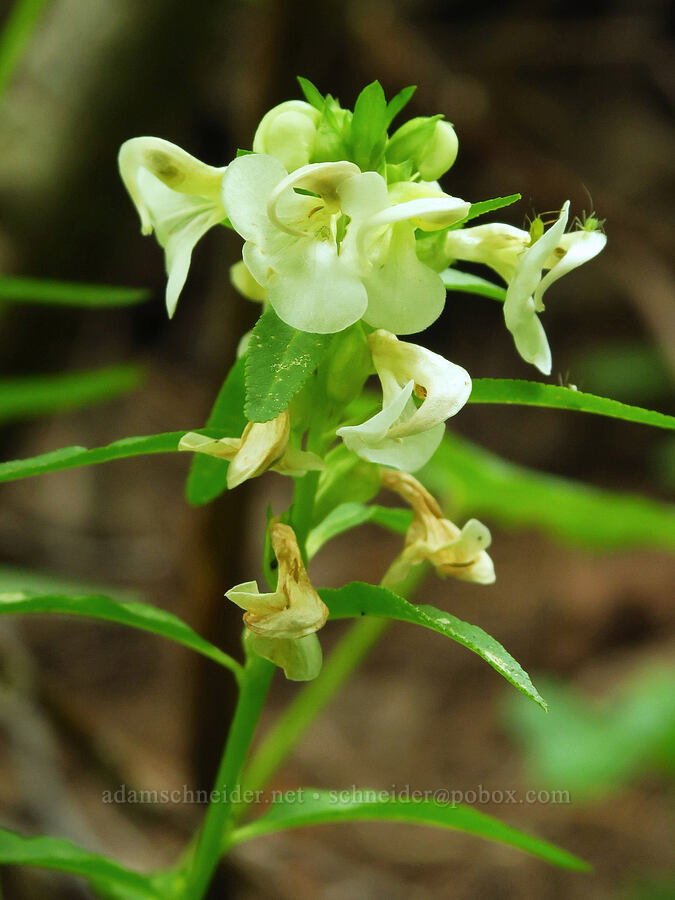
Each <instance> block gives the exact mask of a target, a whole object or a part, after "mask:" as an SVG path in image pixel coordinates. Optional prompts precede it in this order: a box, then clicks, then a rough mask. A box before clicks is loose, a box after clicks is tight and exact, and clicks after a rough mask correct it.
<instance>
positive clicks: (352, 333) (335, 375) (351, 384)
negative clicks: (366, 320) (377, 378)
mask: <svg viewBox="0 0 675 900" xmlns="http://www.w3.org/2000/svg"><path fill="white" fill-rule="evenodd" d="M372 371H373V364H372V359H371V354H370V349H369V347H368V341H367V340H366V336H365V334H364V333H363V328H362V327H361V326H360V325H359V324H358V323H357V324H356V325H353V326H351V327H350V328H347V329H345V330H344V331H342V332H340V334H338V335H337V337H336V338H335V339H334V341H333V343H332V345H331V348H330V352H329V355H328V358H327V359H326V360H325V362H324V366H323V372H324V378H325V384H326V394H327V396H328V399H329V400H331V401H332V402H333V403H336V404H339V405H340V406H346V405H347V404H348V403H351V401H352V400H354V399H355V398H356V397H358V395H359V394H360V393H361V391H362V389H363V385H364V384H365V382H366V379H367V378H368V375H369V374H370V373H371V372H372Z"/></svg>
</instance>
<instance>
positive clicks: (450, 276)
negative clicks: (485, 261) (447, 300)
mask: <svg viewBox="0 0 675 900" xmlns="http://www.w3.org/2000/svg"><path fill="white" fill-rule="evenodd" d="M440 275H441V279H442V280H443V284H444V285H445V288H446V290H448V291H461V292H462V293H465V294H480V296H481V297H490V298H491V299H492V300H501V302H502V303H503V302H504V300H506V289H505V288H503V287H499V285H498V284H493V283H492V282H491V281H488V280H487V279H486V278H479V277H478V275H472V274H471V273H470V272H460V271H459V269H445V270H444V271H443V272H441V273H440Z"/></svg>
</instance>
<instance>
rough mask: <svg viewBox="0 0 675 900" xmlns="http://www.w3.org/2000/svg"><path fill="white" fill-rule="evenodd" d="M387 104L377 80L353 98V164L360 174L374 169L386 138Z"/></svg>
mask: <svg viewBox="0 0 675 900" xmlns="http://www.w3.org/2000/svg"><path fill="white" fill-rule="evenodd" d="M387 124H388V122H387V101H386V100H385V96H384V91H383V90H382V85H381V84H380V82H379V81H373V82H372V84H369V85H367V87H364V89H363V90H362V91H361V93H360V94H359V96H358V97H357V98H356V103H355V104H354V118H353V119H352V125H351V147H352V154H353V159H354V162H355V163H356V164H357V166H358V167H359V168H360V169H361V170H362V171H363V170H366V169H370V168H376V167H377V165H378V164H379V162H380V159H381V156H382V152H383V151H384V145H385V141H386V139H387Z"/></svg>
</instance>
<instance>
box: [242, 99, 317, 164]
mask: <svg viewBox="0 0 675 900" xmlns="http://www.w3.org/2000/svg"><path fill="white" fill-rule="evenodd" d="M320 117H321V113H320V112H319V111H318V110H317V109H314V107H313V106H310V104H309V103H305V101H304V100H288V101H286V102H285V103H280V104H279V105H278V106H275V107H274V108H273V109H271V110H270V111H269V112H268V113H266V114H265V115H264V116H263V118H262V120H261V122H260V125H258V129H257V131H256V133H255V137H254V138H253V152H254V153H267V154H269V156H274V157H276V159H278V160H279V161H280V162H282V163H283V165H284V166H285V167H286V168H287V169H288V171H289V172H293V171H294V170H295V169H299V168H300V167H301V166H306V165H307V164H308V163H309V162H310V160H311V158H312V153H313V151H314V142H315V140H316V132H317V124H318V122H319V118H320Z"/></svg>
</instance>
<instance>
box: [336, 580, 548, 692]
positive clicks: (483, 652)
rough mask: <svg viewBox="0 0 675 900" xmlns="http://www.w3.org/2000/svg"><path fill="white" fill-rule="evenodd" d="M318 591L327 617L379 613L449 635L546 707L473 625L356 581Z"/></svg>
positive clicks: (526, 679) (493, 643)
mask: <svg viewBox="0 0 675 900" xmlns="http://www.w3.org/2000/svg"><path fill="white" fill-rule="evenodd" d="M319 594H320V596H321V599H322V600H323V601H324V603H325V604H326V606H327V607H328V609H329V610H330V618H331V619H345V618H355V619H356V618H359V616H363V615H366V616H380V617H382V618H385V619H396V620H397V621H399V622H410V623H411V624H413V625H421V626H422V627H423V628H429V629H431V631H437V632H438V633H439V634H442V635H444V636H445V637H449V638H450V639H451V640H453V641H456V642H457V643H458V644H461V645H462V646H463V647H466V648H467V650H471V652H472V653H476V654H477V655H478V656H480V657H482V659H484V660H485V662H487V663H489V665H491V666H492V668H493V669H495V670H496V671H497V672H499V674H500V675H502V676H503V677H504V678H506V680H507V681H508V682H509V683H510V684H512V685H513V686H514V687H515V688H517V689H518V690H519V691H521V692H522V693H523V694H525V695H526V696H527V697H529V698H530V699H531V700H534V702H535V703H538V704H539V706H541V707H542V709H547V706H546V701H545V700H544V699H543V698H542V697H541V696H540V694H539V692H538V691H537V689H536V688H535V686H534V685H533V684H532V681H531V680H530V677H529V675H528V674H527V672H525V671H524V670H523V668H522V667H521V666H520V665H519V663H517V662H516V660H515V659H514V658H513V657H512V656H511V654H510V653H508V652H507V651H506V650H505V649H504V647H502V645H501V644H500V643H499V642H498V641H496V640H495V639H494V638H493V637H491V636H490V635H489V634H487V633H486V632H485V631H483V629H482V628H479V627H478V626H477V625H470V624H469V623H468V622H463V621H462V620H461V619H458V618H457V617H456V616H453V615H451V614H450V613H446V612H445V611H444V610H441V609H436V608H435V607H433V606H416V605H415V604H413V603H409V602H408V601H407V600H404V599H403V597H399V596H398V594H395V593H394V592H393V591H390V590H388V589H387V588H383V587H378V586H377V585H374V584H365V583H363V582H359V581H354V582H352V583H351V584H348V585H345V586H344V587H341V588H338V589H337V590H333V589H330V588H325V589H324V590H321V591H319Z"/></svg>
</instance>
